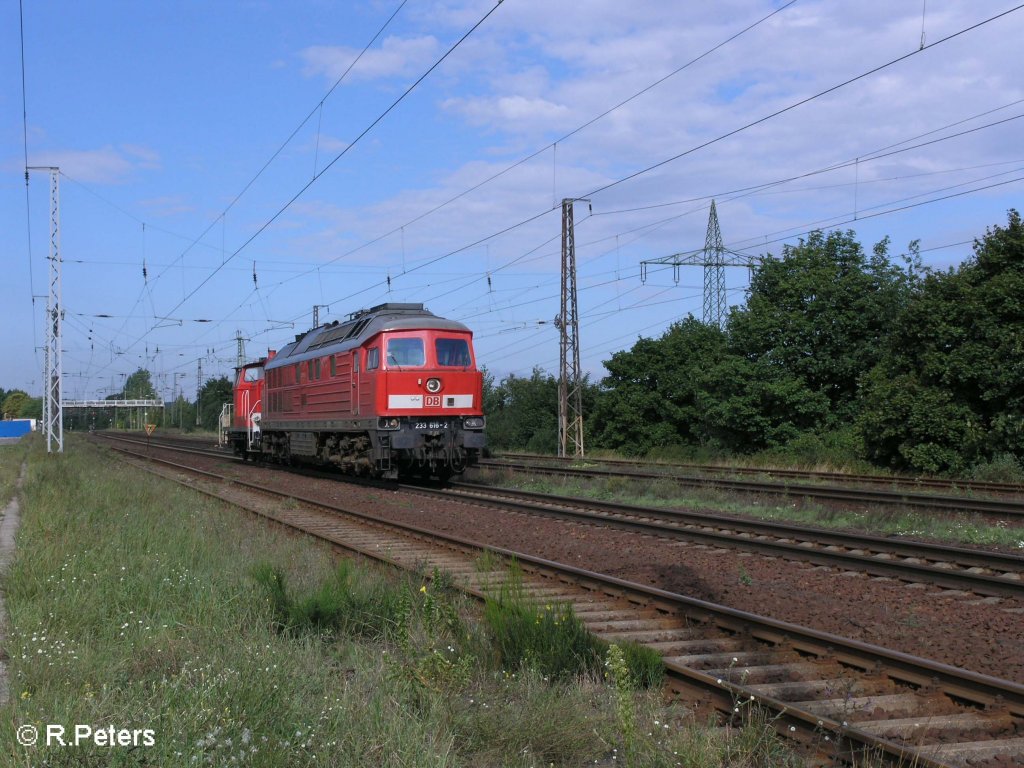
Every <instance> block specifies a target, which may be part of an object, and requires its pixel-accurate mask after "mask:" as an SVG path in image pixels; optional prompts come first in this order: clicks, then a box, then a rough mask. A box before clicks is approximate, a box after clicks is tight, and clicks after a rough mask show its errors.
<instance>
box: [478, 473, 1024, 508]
mask: <svg viewBox="0 0 1024 768" xmlns="http://www.w3.org/2000/svg"><path fill="white" fill-rule="evenodd" d="M478 466H479V467H481V468H485V469H499V470H500V469H506V470H512V471H513V472H524V473H535V474H544V475H562V476H565V477H573V476H575V477H589V478H599V479H608V478H613V477H621V478H627V479H632V480H668V481H670V482H673V483H675V484H677V485H681V486H684V487H690V488H717V489H721V490H728V491H738V492H742V493H767V494H773V495H778V496H789V497H795V498H812V499H821V500H826V501H833V502H835V501H838V502H846V503H850V502H858V503H867V504H880V505H886V506H904V507H914V508H925V509H933V510H934V509H941V510H950V511H954V512H973V513H979V514H985V515H998V516H1006V517H1012V518H1024V502H1020V501H1014V500H1008V499H976V498H965V497H963V496H940V495H932V494H926V493H911V492H908V491H883V490H878V489H867V488H841V487H827V486H821V485H800V484H794V483H784V482H772V481H765V480H761V481H758V480H729V479H723V478H714V477H697V476H692V475H666V474H663V473H657V472H615V471H611V470H600V469H580V468H575V467H573V468H570V467H548V466H543V465H539V464H523V463H513V462H502V461H495V460H493V459H485V460H481V461H480V462H479V464H478Z"/></svg>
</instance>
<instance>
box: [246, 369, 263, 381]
mask: <svg viewBox="0 0 1024 768" xmlns="http://www.w3.org/2000/svg"><path fill="white" fill-rule="evenodd" d="M262 379H263V369H262V368H246V369H245V380H246V381H262Z"/></svg>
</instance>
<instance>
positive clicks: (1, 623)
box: [0, 464, 25, 706]
mask: <svg viewBox="0 0 1024 768" xmlns="http://www.w3.org/2000/svg"><path fill="white" fill-rule="evenodd" d="M24 480H25V464H22V465H21V474H20V475H19V476H18V484H17V486H16V488H15V491H14V496H13V497H12V498H11V500H10V502H8V504H7V506H6V507H5V508H4V511H3V519H2V520H0V580H2V579H3V578H4V577H5V576H6V575H7V569H8V568H10V565H11V560H13V559H14V537H15V534H17V532H18V525H19V523H21V511H20V508H19V506H18V491H19V490H21V484H22V483H23V482H24ZM5 593H6V590H5V589H4V588H3V587H2V585H0V706H3V705H4V704H6V703H7V702H8V701H9V700H10V698H11V688H10V680H9V679H8V677H7V653H6V652H4V651H3V650H2V649H3V646H4V644H5V641H6V639H7V604H6V602H5V600H4V594H5Z"/></svg>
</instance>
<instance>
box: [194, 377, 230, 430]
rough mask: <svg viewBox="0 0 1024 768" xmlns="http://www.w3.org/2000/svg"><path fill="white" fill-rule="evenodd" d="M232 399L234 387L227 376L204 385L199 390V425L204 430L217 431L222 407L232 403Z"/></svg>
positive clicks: (211, 380)
mask: <svg viewBox="0 0 1024 768" xmlns="http://www.w3.org/2000/svg"><path fill="white" fill-rule="evenodd" d="M231 398H232V387H231V382H230V381H229V380H228V378H227V376H221V377H220V378H217V379H210V380H209V381H207V382H206V383H205V384H203V386H202V388H201V389H200V390H199V423H200V425H201V426H202V428H203V429H206V430H216V429H217V425H218V423H219V419H220V411H221V407H222V406H223V405H224V403H230V402H231ZM194 413H195V411H193V414H194Z"/></svg>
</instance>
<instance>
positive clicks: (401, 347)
mask: <svg viewBox="0 0 1024 768" xmlns="http://www.w3.org/2000/svg"><path fill="white" fill-rule="evenodd" d="M425 362H426V359H425V357H424V355H423V339H388V365H397V366H400V367H403V368H404V367H411V368H415V367H418V366H422V365H423V364H424V363H425Z"/></svg>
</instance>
